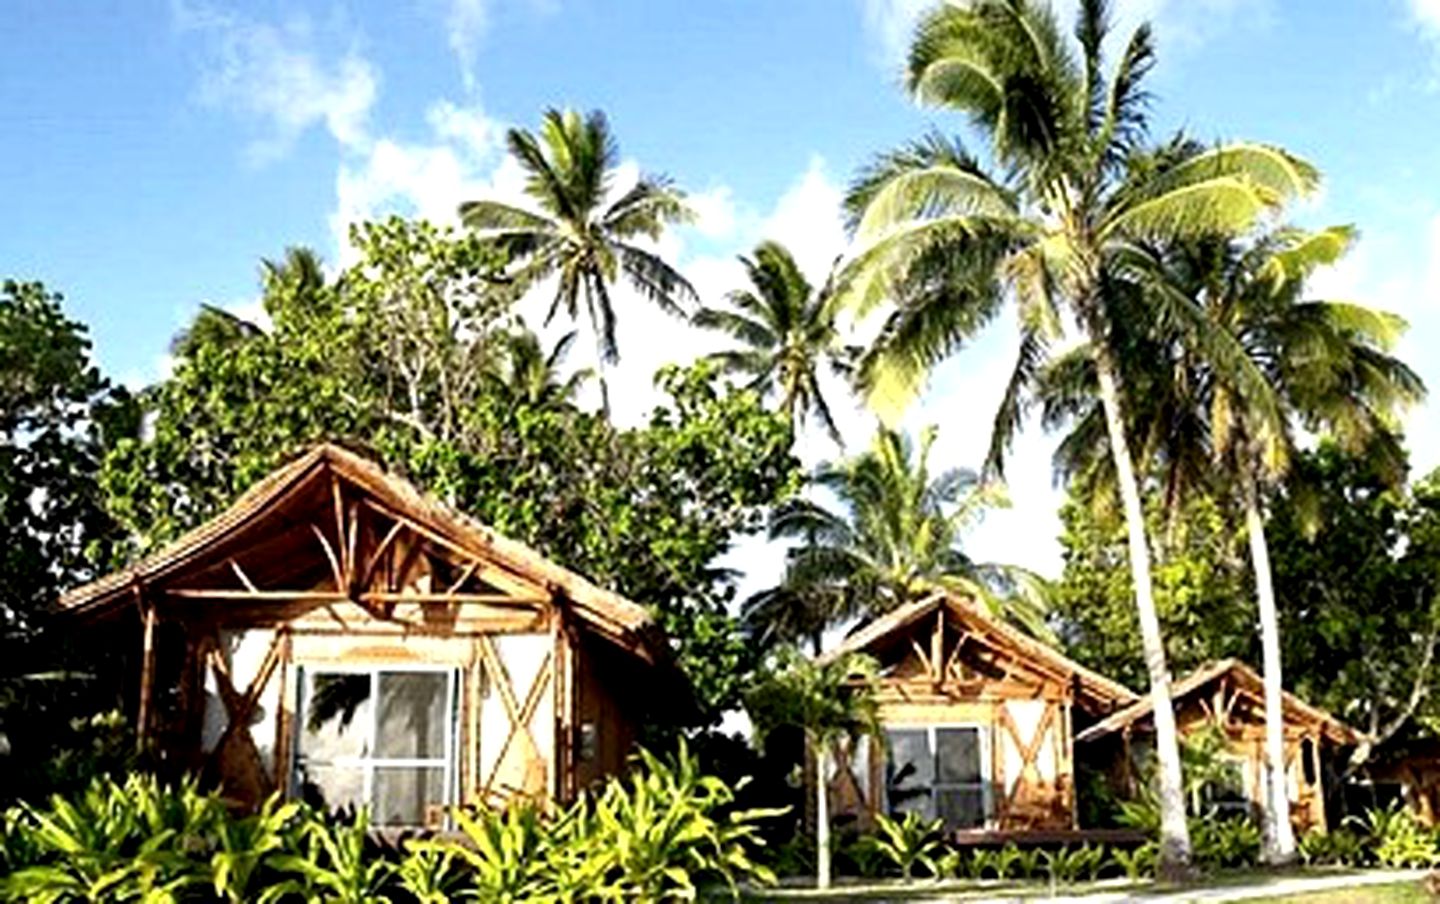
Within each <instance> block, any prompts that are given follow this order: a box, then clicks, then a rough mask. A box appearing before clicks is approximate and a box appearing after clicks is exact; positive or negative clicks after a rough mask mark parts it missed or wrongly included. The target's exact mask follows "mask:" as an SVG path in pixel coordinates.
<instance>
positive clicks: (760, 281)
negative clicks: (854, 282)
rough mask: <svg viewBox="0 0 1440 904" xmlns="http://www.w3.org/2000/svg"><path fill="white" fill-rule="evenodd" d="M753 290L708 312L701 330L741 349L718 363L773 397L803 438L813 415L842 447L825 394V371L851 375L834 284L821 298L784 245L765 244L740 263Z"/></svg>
mask: <svg viewBox="0 0 1440 904" xmlns="http://www.w3.org/2000/svg"><path fill="white" fill-rule="evenodd" d="M740 263H741V265H743V266H744V268H745V274H746V276H747V278H748V279H749V281H750V288H748V289H736V290H735V291H733V292H731V293H730V294H729V295H728V296H726V302H727V306H726V307H724V308H701V309H700V310H699V311H698V312H696V314H695V317H694V322H695V325H696V326H699V327H702V328H704V329H708V330H716V331H719V332H723V333H727V334H729V335H730V336H731V337H732V338H733V339H734V340H735V341H736V342H737V343H738V347H737V348H733V349H728V350H726V351H722V352H717V353H715V354H714V355H712V356H711V357H712V358H713V359H714V360H716V361H719V362H720V364H721V365H722V366H723V367H724V368H725V370H726V371H727V372H730V373H734V374H738V375H740V376H744V377H746V378H748V379H749V380H750V381H751V383H750V385H751V386H753V387H754V388H756V389H759V390H762V391H763V392H765V394H766V395H768V396H774V397H775V398H776V400H777V401H778V403H779V406H780V410H781V411H782V412H783V413H784V414H785V417H786V419H788V420H789V421H790V424H791V425H792V427H794V428H795V429H796V430H797V431H798V429H799V428H800V427H801V426H803V425H804V423H805V421H806V419H807V418H808V417H809V416H810V415H814V416H815V417H816V418H818V419H819V421H820V423H821V424H822V425H823V426H824V427H825V429H826V430H827V431H828V432H829V434H830V438H831V439H833V440H834V441H835V442H836V444H837V445H838V444H840V443H841V438H840V431H839V429H838V428H837V427H836V426H835V418H834V415H833V414H832V413H831V411H830V403H829V402H828V401H827V400H826V399H825V394H824V392H823V391H822V389H821V385H820V375H821V373H822V372H823V371H824V370H825V366H826V365H829V368H830V369H831V370H832V371H834V372H836V373H841V374H844V373H847V372H848V370H849V365H850V358H851V353H850V350H849V349H847V348H845V347H843V346H842V345H841V343H840V332H839V330H838V328H837V326H836V323H835V313H836V312H835V306H834V304H833V303H832V302H833V292H832V288H833V285H832V281H830V280H827V281H826V283H825V285H824V286H823V287H822V288H821V289H820V290H819V291H818V292H817V291H816V290H815V289H814V287H812V286H811V285H810V281H809V280H807V279H806V278H805V274H804V273H803V272H801V270H800V265H799V264H797V263H796V262H795V258H794V257H792V256H791V254H790V252H789V251H788V250H787V249H786V248H785V246H784V245H781V244H780V243H778V242H761V243H760V244H759V245H758V246H756V248H755V251H754V252H753V253H752V254H751V256H750V257H743V256H742V257H741V258H740Z"/></svg>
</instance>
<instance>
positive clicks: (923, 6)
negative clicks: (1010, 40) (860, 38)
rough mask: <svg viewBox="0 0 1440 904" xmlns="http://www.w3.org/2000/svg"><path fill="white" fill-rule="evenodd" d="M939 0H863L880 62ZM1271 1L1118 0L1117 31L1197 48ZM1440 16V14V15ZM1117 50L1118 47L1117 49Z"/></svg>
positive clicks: (1167, 45)
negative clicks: (1140, 30)
mask: <svg viewBox="0 0 1440 904" xmlns="http://www.w3.org/2000/svg"><path fill="white" fill-rule="evenodd" d="M936 2H937V0H861V15H862V19H863V21H864V25H865V30H866V33H867V34H868V35H869V38H870V41H871V44H872V46H873V47H874V49H875V51H876V54H877V56H878V59H879V62H880V64H881V65H882V66H884V67H886V68H893V67H896V66H899V65H901V64H902V61H903V60H904V57H905V51H906V49H907V48H908V47H909V44H910V37H911V33H912V32H913V31H914V28H915V23H916V21H917V20H918V19H919V17H920V15H921V14H922V13H924V12H926V11H928V10H930V9H932V8H933V7H934V6H935V5H936ZM1271 2H1272V0H1118V2H1117V3H1115V4H1114V8H1113V12H1112V15H1111V20H1112V23H1113V27H1112V34H1113V35H1115V36H1116V39H1117V40H1127V39H1128V38H1127V37H1125V36H1128V35H1129V34H1130V32H1131V31H1133V30H1134V29H1135V27H1136V26H1138V25H1140V24H1141V23H1142V22H1150V23H1152V24H1153V26H1154V28H1155V32H1156V37H1157V39H1158V41H1159V43H1160V47H1161V52H1162V53H1164V52H1166V51H1167V50H1170V49H1179V50H1187V49H1193V48H1195V47H1198V46H1199V45H1201V44H1203V43H1205V42H1206V41H1209V40H1211V39H1213V38H1215V37H1217V36H1219V35H1220V34H1222V33H1224V32H1225V31H1227V30H1229V29H1231V28H1233V27H1236V26H1237V25H1255V24H1262V25H1263V24H1265V23H1267V22H1268V21H1269V18H1270V5H1271ZM1410 2H1411V3H1412V4H1413V5H1416V6H1421V5H1423V6H1426V7H1434V8H1440V0H1410ZM1052 5H1053V6H1054V8H1055V11H1056V16H1057V17H1058V18H1059V20H1060V22H1061V24H1062V25H1065V26H1066V27H1067V28H1068V26H1069V24H1070V23H1072V22H1073V21H1074V19H1075V10H1076V8H1077V6H1078V4H1077V2H1076V0H1052ZM1435 19H1436V21H1440V13H1437V15H1436V16H1435ZM1115 52H1118V49H1117V50H1116V51H1115Z"/></svg>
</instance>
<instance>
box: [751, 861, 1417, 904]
mask: <svg viewBox="0 0 1440 904" xmlns="http://www.w3.org/2000/svg"><path fill="white" fill-rule="evenodd" d="M1345 875H1346V873H1345V871H1337V870H1299V869H1297V870H1295V871H1293V872H1286V873H1283V874H1278V875H1277V874H1276V873H1274V872H1250V871H1243V872H1235V873H1226V874H1222V875H1219V876H1215V877H1212V878H1210V879H1207V880H1204V881H1201V882H1197V883H1195V884H1194V885H1189V886H1182V887H1175V886H1160V885H1156V884H1154V883H1152V882H1148V881H1147V882H1140V883H1130V882H1126V881H1124V880H1120V879H1111V880H1104V881H1100V882H1085V883H1078V884H1075V885H1068V886H1060V887H1058V888H1052V887H1051V886H1050V885H1049V884H1048V883H1046V882H1041V881H1007V882H1001V881H993V880H992V881H985V882H978V881H975V880H947V881H941V882H935V881H918V882H912V883H908V884H906V883H901V882H899V881H897V880H856V879H842V880H840V882H839V883H837V885H836V886H835V887H833V888H831V889H829V890H828V891H824V892H822V891H817V890H816V889H815V888H813V887H810V886H808V885H789V886H782V887H780V888H771V889H765V890H763V891H752V892H750V893H749V894H747V895H746V896H745V899H746V900H748V901H779V902H787V901H793V902H797V904H799V902H826V904H829V902H856V904H880V902H885V901H897V902H905V901H916V902H918V901H941V900H943V901H993V900H995V899H997V898H998V899H1004V900H1006V901H1037V902H1039V901H1046V900H1050V899H1052V897H1053V896H1055V895H1059V896H1063V897H1071V898H1082V899H1083V898H1084V897H1086V896H1090V895H1095V896H1097V900H1102V901H1107V902H1109V901H1114V900H1116V899H1117V898H1120V897H1123V898H1124V899H1126V900H1139V901H1144V900H1146V899H1159V900H1166V901H1175V900H1180V901H1183V900H1184V899H1185V896H1186V893H1187V892H1201V891H1214V890H1216V889H1223V888H1233V889H1235V890H1237V891H1239V890H1240V889H1242V888H1245V887H1247V886H1251V887H1253V886H1257V885H1262V884H1267V883H1272V882H1277V881H1284V880H1286V879H1316V878H1323V877H1326V876H1334V877H1335V878H1336V879H1342V878H1343V877H1344V876H1345ZM1244 900H1245V901H1246V902H1247V904H1248V902H1268V904H1300V902H1305V904H1311V902H1318V904H1412V902H1413V904H1420V902H1429V901H1433V900H1435V899H1433V898H1431V897H1430V895H1429V894H1428V893H1427V892H1426V891H1425V888H1424V886H1423V884H1422V883H1420V882H1393V883H1384V884H1379V885H1358V886H1355V887H1342V888H1337V889H1334V890H1325V891H1310V892H1307V893H1305V894H1298V895H1286V894H1279V895H1269V896H1261V897H1246V898H1245V899H1244Z"/></svg>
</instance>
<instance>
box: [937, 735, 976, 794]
mask: <svg viewBox="0 0 1440 904" xmlns="http://www.w3.org/2000/svg"><path fill="white" fill-rule="evenodd" d="M935 761H936V764H937V768H938V770H939V773H940V775H939V779H938V781H937V783H938V784H941V785H973V784H976V783H978V782H980V781H982V780H983V776H981V774H980V730H979V729H978V728H937V729H935Z"/></svg>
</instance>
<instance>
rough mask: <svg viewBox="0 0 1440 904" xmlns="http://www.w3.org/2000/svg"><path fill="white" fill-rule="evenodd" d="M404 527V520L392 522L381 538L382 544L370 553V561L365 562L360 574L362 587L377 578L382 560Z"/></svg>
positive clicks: (367, 585) (365, 586)
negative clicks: (377, 571) (376, 573)
mask: <svg viewBox="0 0 1440 904" xmlns="http://www.w3.org/2000/svg"><path fill="white" fill-rule="evenodd" d="M404 529H405V523H404V522H403V521H394V522H392V523H391V524H390V529H389V530H388V531H386V532H385V536H384V538H383V539H381V541H380V545H379V546H377V547H375V551H374V552H372V553H371V554H370V561H368V562H366V563H365V570H364V571H363V572H362V573H361V575H360V588H361V589H365V588H367V587H369V586H370V584H371V582H372V581H374V580H375V572H376V570H377V569H379V567H380V563H381V561H383V560H384V558H385V553H386V552H388V551H389V549H390V545H391V544H392V543H394V542H395V539H396V538H397V537H399V536H400V532H401V531H402V530H404Z"/></svg>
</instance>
